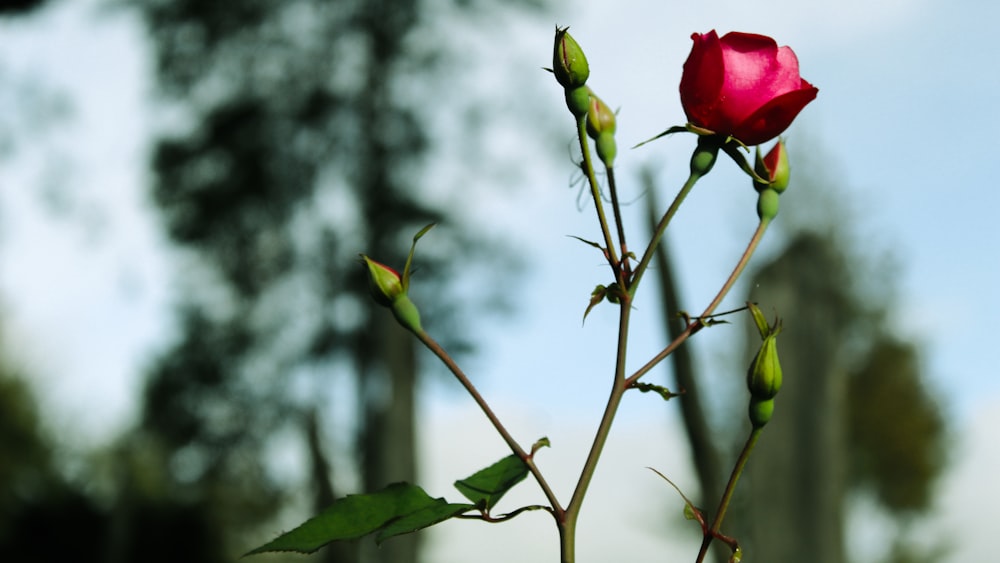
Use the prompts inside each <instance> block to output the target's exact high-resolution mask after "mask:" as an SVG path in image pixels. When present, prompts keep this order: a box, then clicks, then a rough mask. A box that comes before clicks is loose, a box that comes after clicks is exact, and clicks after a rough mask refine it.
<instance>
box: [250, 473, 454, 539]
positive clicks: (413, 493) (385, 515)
mask: <svg viewBox="0 0 1000 563" xmlns="http://www.w3.org/2000/svg"><path fill="white" fill-rule="evenodd" d="M442 505H444V506H447V505H448V503H447V502H446V501H445V500H444V499H441V498H438V499H434V498H431V497H430V496H429V495H428V494H427V493H426V492H424V490H423V489H421V488H420V487H418V486H416V485H411V484H409V483H393V484H392V485H389V486H388V487H386V488H384V489H382V490H381V491H378V492H375V493H369V494H362V495H349V496H346V497H344V498H341V499H338V500H337V501H336V502H334V503H333V504H332V505H330V507H329V508H327V509H326V510H324V511H323V512H322V513H320V514H319V515H318V516H315V517H313V518H310V519H309V520H307V521H306V522H305V523H303V524H302V525H301V526H299V527H298V528H295V529H294V530H292V531H290V532H286V533H284V534H282V535H280V536H278V537H277V538H275V539H274V540H273V541H270V542H268V543H266V544H264V545H262V546H260V547H258V548H257V549H254V550H252V551H250V552H248V553H247V555H253V554H257V553H264V552H268V551H297V552H300V553H313V552H315V551H316V550H318V549H319V548H321V547H323V546H324V545H326V544H328V543H330V542H335V541H340V540H353V539H357V538H360V537H362V536H366V535H368V534H370V533H372V532H375V531H378V530H379V529H381V528H383V527H386V526H387V525H388V524H390V523H392V522H393V521H395V520H397V519H400V518H403V517H406V516H410V515H414V514H415V513H418V512H421V511H426V510H429V509H437V508H440V507H441V506H442ZM462 506H466V505H462ZM457 513H458V512H452V513H451V516H454V515H455V514H457ZM435 517H437V514H436V513H435ZM445 518H447V517H445ZM445 518H441V519H439V520H436V521H434V522H430V521H428V520H426V519H425V520H421V519H415V522H417V523H420V522H421V521H422V522H424V524H423V526H418V527H415V528H413V529H419V527H426V526H429V525H431V524H434V523H437V522H440V521H441V520H443V519H445ZM401 533H405V532H404V531H397V532H395V533H394V534H392V535H396V534H401ZM386 537H388V536H386Z"/></svg>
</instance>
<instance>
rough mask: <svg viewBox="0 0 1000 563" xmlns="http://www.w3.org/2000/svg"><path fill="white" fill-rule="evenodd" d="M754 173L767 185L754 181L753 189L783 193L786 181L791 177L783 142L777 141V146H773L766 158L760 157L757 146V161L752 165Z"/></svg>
mask: <svg viewBox="0 0 1000 563" xmlns="http://www.w3.org/2000/svg"><path fill="white" fill-rule="evenodd" d="M754 172H756V173H757V175H758V176H760V177H761V178H764V179H766V180H767V181H768V183H766V184H764V183H761V182H758V181H756V180H755V181H754V183H753V186H754V188H755V189H756V190H757V191H758V192H760V191H763V190H765V189H767V188H771V189H772V190H774V191H775V192H777V193H779V194H780V193H781V192H783V191H785V188H787V187H788V180H789V177H790V176H791V169H790V167H789V165H788V150H787V149H785V142H784V141H782V140H781V139H778V144H776V145H774V148H772V149H771V150H770V151H768V153H767V156H764V157H761V156H760V146H759V145H758V146H757V159H756V162H755V164H754Z"/></svg>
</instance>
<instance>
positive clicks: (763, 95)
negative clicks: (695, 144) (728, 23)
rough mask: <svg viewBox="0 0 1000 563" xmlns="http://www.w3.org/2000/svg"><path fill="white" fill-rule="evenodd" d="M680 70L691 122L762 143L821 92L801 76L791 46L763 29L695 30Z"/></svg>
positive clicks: (752, 141)
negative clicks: (758, 31)
mask: <svg viewBox="0 0 1000 563" xmlns="http://www.w3.org/2000/svg"><path fill="white" fill-rule="evenodd" d="M691 39H693V40H694V45H693V46H692V48H691V54H690V55H688V58H687V61H686V62H685V63H684V72H683V74H682V75H681V85H680V93H681V105H682V106H683V107H684V113H685V114H686V115H687V118H688V121H689V122H690V124H691V125H693V126H695V127H697V128H701V129H706V130H709V131H712V132H714V133H716V134H718V135H722V136H726V137H730V136H731V137H733V138H735V139H737V140H738V141H740V142H742V143H743V144H745V145H759V144H760V143H763V142H765V141H768V140H770V139H773V138H775V137H777V136H778V135H779V134H781V133H782V132H783V131H784V130H785V129H787V128H788V126H789V125H791V124H792V121H793V120H794V119H795V117H796V116H797V115H798V114H799V112H800V111H802V108H804V107H805V106H806V104H808V103H809V102H811V101H812V100H814V99H815V98H816V94H817V93H818V92H819V90H818V89H817V88H815V87H814V86H813V85H812V84H810V83H809V82H806V81H805V80H803V79H802V77H801V76H799V62H798V59H797V58H796V57H795V53H794V52H793V51H792V50H791V48H789V47H780V48H779V47H778V44H777V43H776V42H775V41H774V39H771V38H770V37H766V36H764V35H754V34H749V33H738V32H732V33H727V34H726V35H724V36H723V37H722V38H719V36H718V34H716V32H715V31H714V30H713V31H710V32H708V33H706V34H699V33H695V34H693V35H692V36H691Z"/></svg>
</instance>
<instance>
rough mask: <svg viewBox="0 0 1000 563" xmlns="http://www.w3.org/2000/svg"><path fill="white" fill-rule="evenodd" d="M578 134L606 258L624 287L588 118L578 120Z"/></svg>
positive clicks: (584, 170)
mask: <svg viewBox="0 0 1000 563" xmlns="http://www.w3.org/2000/svg"><path fill="white" fill-rule="evenodd" d="M576 129H577V131H576V134H577V137H579V140H580V152H581V153H583V173H584V174H586V175H587V182H588V183H589V184H590V195H591V196H592V197H593V198H594V209H596V210H597V220H598V221H599V222H600V223H601V232H602V233H603V234H604V246H605V251H604V253H605V256H606V257H607V259H608V264H609V265H610V266H611V269H612V270H614V273H615V281H617V282H618V283H619V285H621V286H622V287H624V285H622V283H623V281H624V280H623V279H622V277H621V271H620V270H621V269H620V268H619V267H618V265H619V262H618V256H617V253H616V252H615V242H614V240H613V239H612V238H611V229H609V228H608V218H607V216H606V215H605V213H604V202H603V201H601V188H600V186H599V185H598V183H597V174H595V173H594V160H593V158H591V156H590V146H589V143H588V142H587V116H586V115H584V116H582V117H580V118H579V119H577V122H576Z"/></svg>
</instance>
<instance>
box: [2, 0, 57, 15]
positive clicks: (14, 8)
mask: <svg viewBox="0 0 1000 563" xmlns="http://www.w3.org/2000/svg"><path fill="white" fill-rule="evenodd" d="M46 1H47V0H0V16H7V15H13V16H20V15H24V14H27V13H28V12H32V11H34V10H36V9H38V8H41V7H42V6H43V5H45V3H46Z"/></svg>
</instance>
